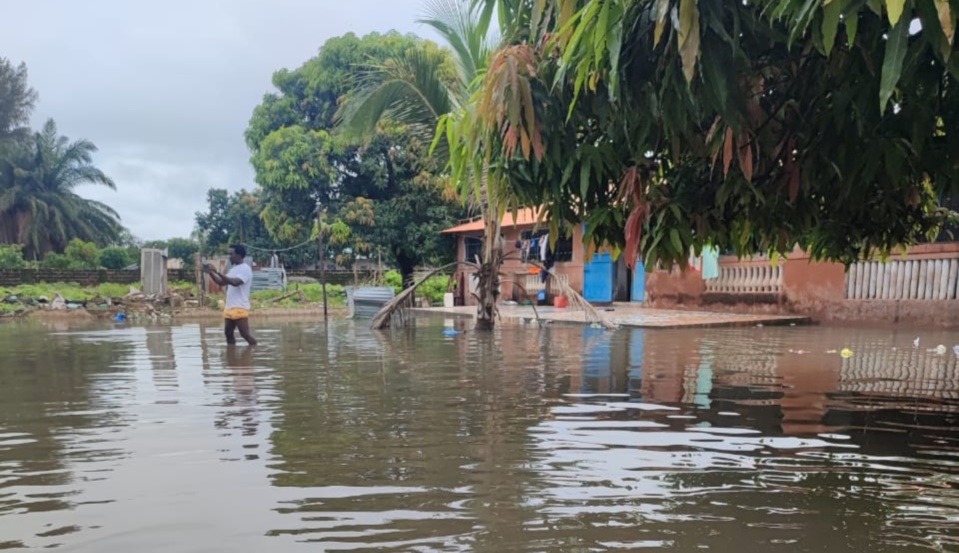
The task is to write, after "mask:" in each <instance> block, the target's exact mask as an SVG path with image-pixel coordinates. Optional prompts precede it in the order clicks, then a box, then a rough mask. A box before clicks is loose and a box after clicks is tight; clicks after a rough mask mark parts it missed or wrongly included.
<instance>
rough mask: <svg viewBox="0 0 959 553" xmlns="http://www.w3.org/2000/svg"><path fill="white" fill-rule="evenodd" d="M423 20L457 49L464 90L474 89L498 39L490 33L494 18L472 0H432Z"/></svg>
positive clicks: (429, 0)
mask: <svg viewBox="0 0 959 553" xmlns="http://www.w3.org/2000/svg"><path fill="white" fill-rule="evenodd" d="M419 22H420V23H423V24H424V25H427V26H429V27H432V28H433V29H434V30H435V31H436V32H438V33H439V34H440V36H442V37H443V39H444V40H445V41H446V43H447V44H448V45H449V47H450V48H451V49H452V50H453V52H454V53H455V55H456V61H457V63H458V64H459V66H460V75H461V81H462V82H461V85H462V87H463V90H464V91H467V90H470V89H471V88H470V87H471V86H472V85H473V81H474V79H475V77H476V76H477V75H479V74H481V73H483V72H484V71H485V70H486V66H487V64H488V63H489V58H490V56H491V55H492V53H493V50H494V49H495V45H496V43H497V39H496V38H494V37H491V34H490V19H489V18H488V17H483V13H482V12H481V10H478V9H477V6H474V5H473V3H472V2H471V1H470V0H428V1H427V2H426V10H425V13H424V15H423V17H422V18H421V19H419Z"/></svg>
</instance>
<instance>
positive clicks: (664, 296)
mask: <svg viewBox="0 0 959 553" xmlns="http://www.w3.org/2000/svg"><path fill="white" fill-rule="evenodd" d="M705 291H706V286H705V283H704V282H703V279H702V275H701V274H700V273H699V272H698V271H695V270H693V269H686V270H682V269H679V268H674V269H673V270H672V271H664V270H656V271H653V272H651V273H646V296H647V297H648V298H649V301H650V302H652V303H654V304H655V303H657V302H658V303H660V304H667V303H668V304H670V305H676V306H679V305H684V304H687V305H694V306H698V305H699V304H700V303H701V302H702V298H703V293H704V292H705Z"/></svg>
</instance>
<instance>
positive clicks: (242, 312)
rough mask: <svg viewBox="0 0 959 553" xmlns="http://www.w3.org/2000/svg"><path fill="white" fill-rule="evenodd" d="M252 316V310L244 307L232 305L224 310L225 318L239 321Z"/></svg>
mask: <svg viewBox="0 0 959 553" xmlns="http://www.w3.org/2000/svg"><path fill="white" fill-rule="evenodd" d="M249 316H250V312H249V311H247V310H246V309H243V308H242V307H232V308H230V309H227V310H226V311H224V312H223V318H224V319H228V320H231V321H239V320H240V319H246V318H248V317H249Z"/></svg>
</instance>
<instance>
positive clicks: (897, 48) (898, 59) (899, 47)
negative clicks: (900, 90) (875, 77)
mask: <svg viewBox="0 0 959 553" xmlns="http://www.w3.org/2000/svg"><path fill="white" fill-rule="evenodd" d="M908 48H909V23H908V22H907V21H901V22H900V23H899V24H898V25H896V26H895V27H893V28H892V29H890V30H889V38H888V39H887V40H886V53H885V56H884V57H883V60H882V77H881V78H880V81H879V111H880V113H885V112H886V106H887V105H888V104H889V99H890V98H892V93H893V91H894V90H895V89H896V85H897V84H898V83H899V77H900V75H901V74H902V62H903V60H904V59H906V50H907V49H908Z"/></svg>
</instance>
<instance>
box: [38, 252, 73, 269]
mask: <svg viewBox="0 0 959 553" xmlns="http://www.w3.org/2000/svg"><path fill="white" fill-rule="evenodd" d="M40 267H41V268H42V269H69V268H70V258H69V257H67V256H66V255H64V254H62V253H56V252H50V253H48V254H47V255H45V256H44V257H43V261H41V262H40Z"/></svg>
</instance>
